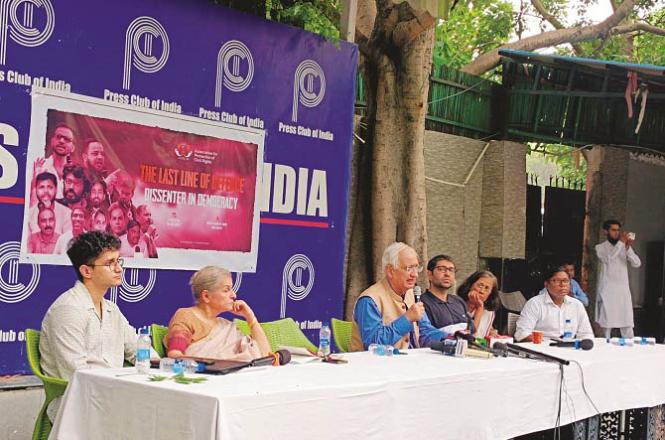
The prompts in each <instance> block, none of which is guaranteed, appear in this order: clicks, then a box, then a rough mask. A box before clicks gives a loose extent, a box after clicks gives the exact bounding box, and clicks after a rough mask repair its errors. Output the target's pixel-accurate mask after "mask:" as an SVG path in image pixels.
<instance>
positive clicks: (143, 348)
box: [134, 328, 152, 374]
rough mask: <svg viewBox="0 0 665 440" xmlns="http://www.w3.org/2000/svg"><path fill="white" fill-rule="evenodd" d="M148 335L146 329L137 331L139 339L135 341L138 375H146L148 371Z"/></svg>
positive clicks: (150, 344)
mask: <svg viewBox="0 0 665 440" xmlns="http://www.w3.org/2000/svg"><path fill="white" fill-rule="evenodd" d="M151 346H152V343H151V341H150V333H149V332H148V329H147V328H142V329H141V330H140V331H139V339H138V340H137V341H136V361H135V364H134V365H135V366H136V372H137V373H139V374H148V371H149V370H150V347H151Z"/></svg>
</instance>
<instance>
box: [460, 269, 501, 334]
mask: <svg viewBox="0 0 665 440" xmlns="http://www.w3.org/2000/svg"><path fill="white" fill-rule="evenodd" d="M457 295H459V296H460V297H461V298H462V299H463V300H464V301H466V305H467V308H468V310H469V314H470V315H471V316H472V317H473V323H474V324H475V327H476V333H475V335H474V336H476V337H477V338H485V337H488V336H494V335H497V334H498V332H497V331H496V330H495V329H494V327H493V326H492V324H493V323H494V317H495V316H496V310H497V309H498V308H499V301H500V300H499V287H498V282H497V280H496V277H495V276H494V274H493V273H492V272H489V271H487V270H480V271H477V272H474V273H473V274H471V275H470V276H469V277H468V278H467V279H466V280H465V281H464V283H462V285H461V286H459V288H458V289H457Z"/></svg>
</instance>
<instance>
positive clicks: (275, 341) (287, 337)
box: [233, 318, 317, 353]
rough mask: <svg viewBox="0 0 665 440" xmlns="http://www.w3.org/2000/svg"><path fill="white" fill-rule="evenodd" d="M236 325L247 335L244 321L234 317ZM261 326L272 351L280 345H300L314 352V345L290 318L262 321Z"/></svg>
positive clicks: (315, 349)
mask: <svg viewBox="0 0 665 440" xmlns="http://www.w3.org/2000/svg"><path fill="white" fill-rule="evenodd" d="M233 322H234V323H235V325H236V327H238V330H240V332H241V333H242V334H244V335H249V334H250V331H249V326H248V325H247V322H246V321H243V320H242V319H235V320H234V321H233ZM261 328H263V331H264V333H265V334H266V338H268V342H269V343H270V349H271V350H272V351H277V350H278V349H279V346H280V345H287V346H289V347H302V348H306V349H307V350H309V351H311V352H312V353H316V351H317V348H316V345H314V344H312V343H311V342H310V340H309V339H307V336H305V334H304V333H303V332H302V331H300V327H298V324H296V322H295V321H294V320H293V319H291V318H285V319H280V320H277V321H270V322H262V323H261Z"/></svg>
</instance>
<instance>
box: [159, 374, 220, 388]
mask: <svg viewBox="0 0 665 440" xmlns="http://www.w3.org/2000/svg"><path fill="white" fill-rule="evenodd" d="M168 379H171V380H172V381H174V382H175V383H179V384H181V385H190V384H193V383H201V382H205V381H206V380H208V378H207V377H203V376H200V377H187V376H185V375H184V373H178V374H174V375H173V376H171V377H169V376H161V375H157V374H151V375H150V376H148V380H149V381H150V382H163V381H165V380H168Z"/></svg>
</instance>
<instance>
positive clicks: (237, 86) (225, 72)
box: [215, 40, 254, 107]
mask: <svg viewBox="0 0 665 440" xmlns="http://www.w3.org/2000/svg"><path fill="white" fill-rule="evenodd" d="M245 65H246V67H245ZM253 77H254V58H252V53H251V52H250V51H249V48H248V47H247V46H246V45H245V43H243V42H241V41H238V40H231V41H227V42H226V43H224V45H223V46H222V48H221V49H219V54H217V78H216V81H215V107H221V106H222V85H223V86H224V87H226V88H227V89H228V90H230V91H232V92H236V93H237V92H242V91H243V90H245V89H246V88H247V87H249V85H250V84H251V83H252V78H253Z"/></svg>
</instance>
